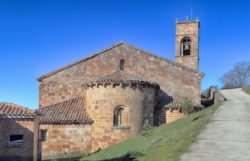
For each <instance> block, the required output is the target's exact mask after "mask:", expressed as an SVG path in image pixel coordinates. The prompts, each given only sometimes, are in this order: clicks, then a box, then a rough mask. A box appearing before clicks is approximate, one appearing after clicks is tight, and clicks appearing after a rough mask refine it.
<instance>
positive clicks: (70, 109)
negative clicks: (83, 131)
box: [38, 97, 93, 124]
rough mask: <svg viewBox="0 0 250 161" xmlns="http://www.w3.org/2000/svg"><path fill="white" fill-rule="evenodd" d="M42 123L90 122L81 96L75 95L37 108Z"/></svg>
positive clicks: (91, 121)
mask: <svg viewBox="0 0 250 161" xmlns="http://www.w3.org/2000/svg"><path fill="white" fill-rule="evenodd" d="M38 112H39V113H40V114H41V117H40V122H41V123H42V124H43V123H44V124H92V123H93V120H92V119H91V118H90V117H89V115H88V113H87V111H86V109H85V108H84V104H83V97H77V98H74V99H70V100H67V101H64V102H61V103H57V104H54V105H50V106H47V107H43V108H41V109H39V110H38Z"/></svg>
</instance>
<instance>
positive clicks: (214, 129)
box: [181, 89, 250, 161]
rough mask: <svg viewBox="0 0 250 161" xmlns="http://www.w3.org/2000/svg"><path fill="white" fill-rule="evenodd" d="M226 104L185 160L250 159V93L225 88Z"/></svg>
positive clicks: (224, 160)
mask: <svg viewBox="0 0 250 161" xmlns="http://www.w3.org/2000/svg"><path fill="white" fill-rule="evenodd" d="M221 93H222V94H223V95H224V96H225V97H226V98H227V99H228V100H227V101H226V102H225V103H223V104H222V105H221V106H220V107H219V108H218V110H217V111H216V112H215V114H214V115H213V116H212V118H211V120H210V121H209V122H208V124H207V125H206V127H205V128H204V130H203V131H202V133H201V134H200V135H199V136H198V139H197V140H196V142H194V143H193V144H192V145H191V147H190V149H189V152H188V153H186V154H184V155H183V156H182V157H181V161H250V96H249V95H247V94H246V93H244V92H243V91H241V89H230V90H222V91H221Z"/></svg>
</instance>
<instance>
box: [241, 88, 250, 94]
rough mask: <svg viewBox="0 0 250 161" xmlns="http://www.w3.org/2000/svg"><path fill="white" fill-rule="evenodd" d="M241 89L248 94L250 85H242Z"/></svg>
mask: <svg viewBox="0 0 250 161" xmlns="http://www.w3.org/2000/svg"><path fill="white" fill-rule="evenodd" d="M242 90H243V91H244V92H246V93H248V94H250V87H243V88H242Z"/></svg>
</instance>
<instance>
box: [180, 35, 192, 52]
mask: <svg viewBox="0 0 250 161" xmlns="http://www.w3.org/2000/svg"><path fill="white" fill-rule="evenodd" d="M181 50H182V55H183V56H188V55H191V39H190V38H189V37H184V38H183V39H182V40H181Z"/></svg>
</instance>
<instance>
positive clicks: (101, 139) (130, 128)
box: [86, 85, 156, 151]
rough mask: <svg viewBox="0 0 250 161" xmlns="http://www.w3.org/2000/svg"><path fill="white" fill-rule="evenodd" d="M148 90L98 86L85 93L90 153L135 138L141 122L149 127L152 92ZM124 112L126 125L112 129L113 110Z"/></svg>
mask: <svg viewBox="0 0 250 161" xmlns="http://www.w3.org/2000/svg"><path fill="white" fill-rule="evenodd" d="M155 90H156V89H154V88H150V87H129V86H115V87H114V86H112V85H108V86H106V87H104V86H99V87H96V86H95V87H93V88H88V89H87V91H86V100H87V106H86V109H87V111H88V113H89V115H90V117H91V118H92V119H93V120H94V124H93V125H92V151H96V150H97V149H99V148H106V147H108V146H110V145H112V144H115V143H118V142H121V141H123V140H126V139H128V138H129V137H132V136H135V135H138V134H139V133H140V131H141V128H142V124H143V122H144V121H145V120H148V121H149V123H150V124H151V125H152V124H153V114H154V104H155V93H156V91H155ZM118 106H122V107H123V108H124V113H123V115H127V118H128V121H125V124H122V125H121V126H119V127H114V122H113V121H114V110H115V108H116V107H118Z"/></svg>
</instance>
